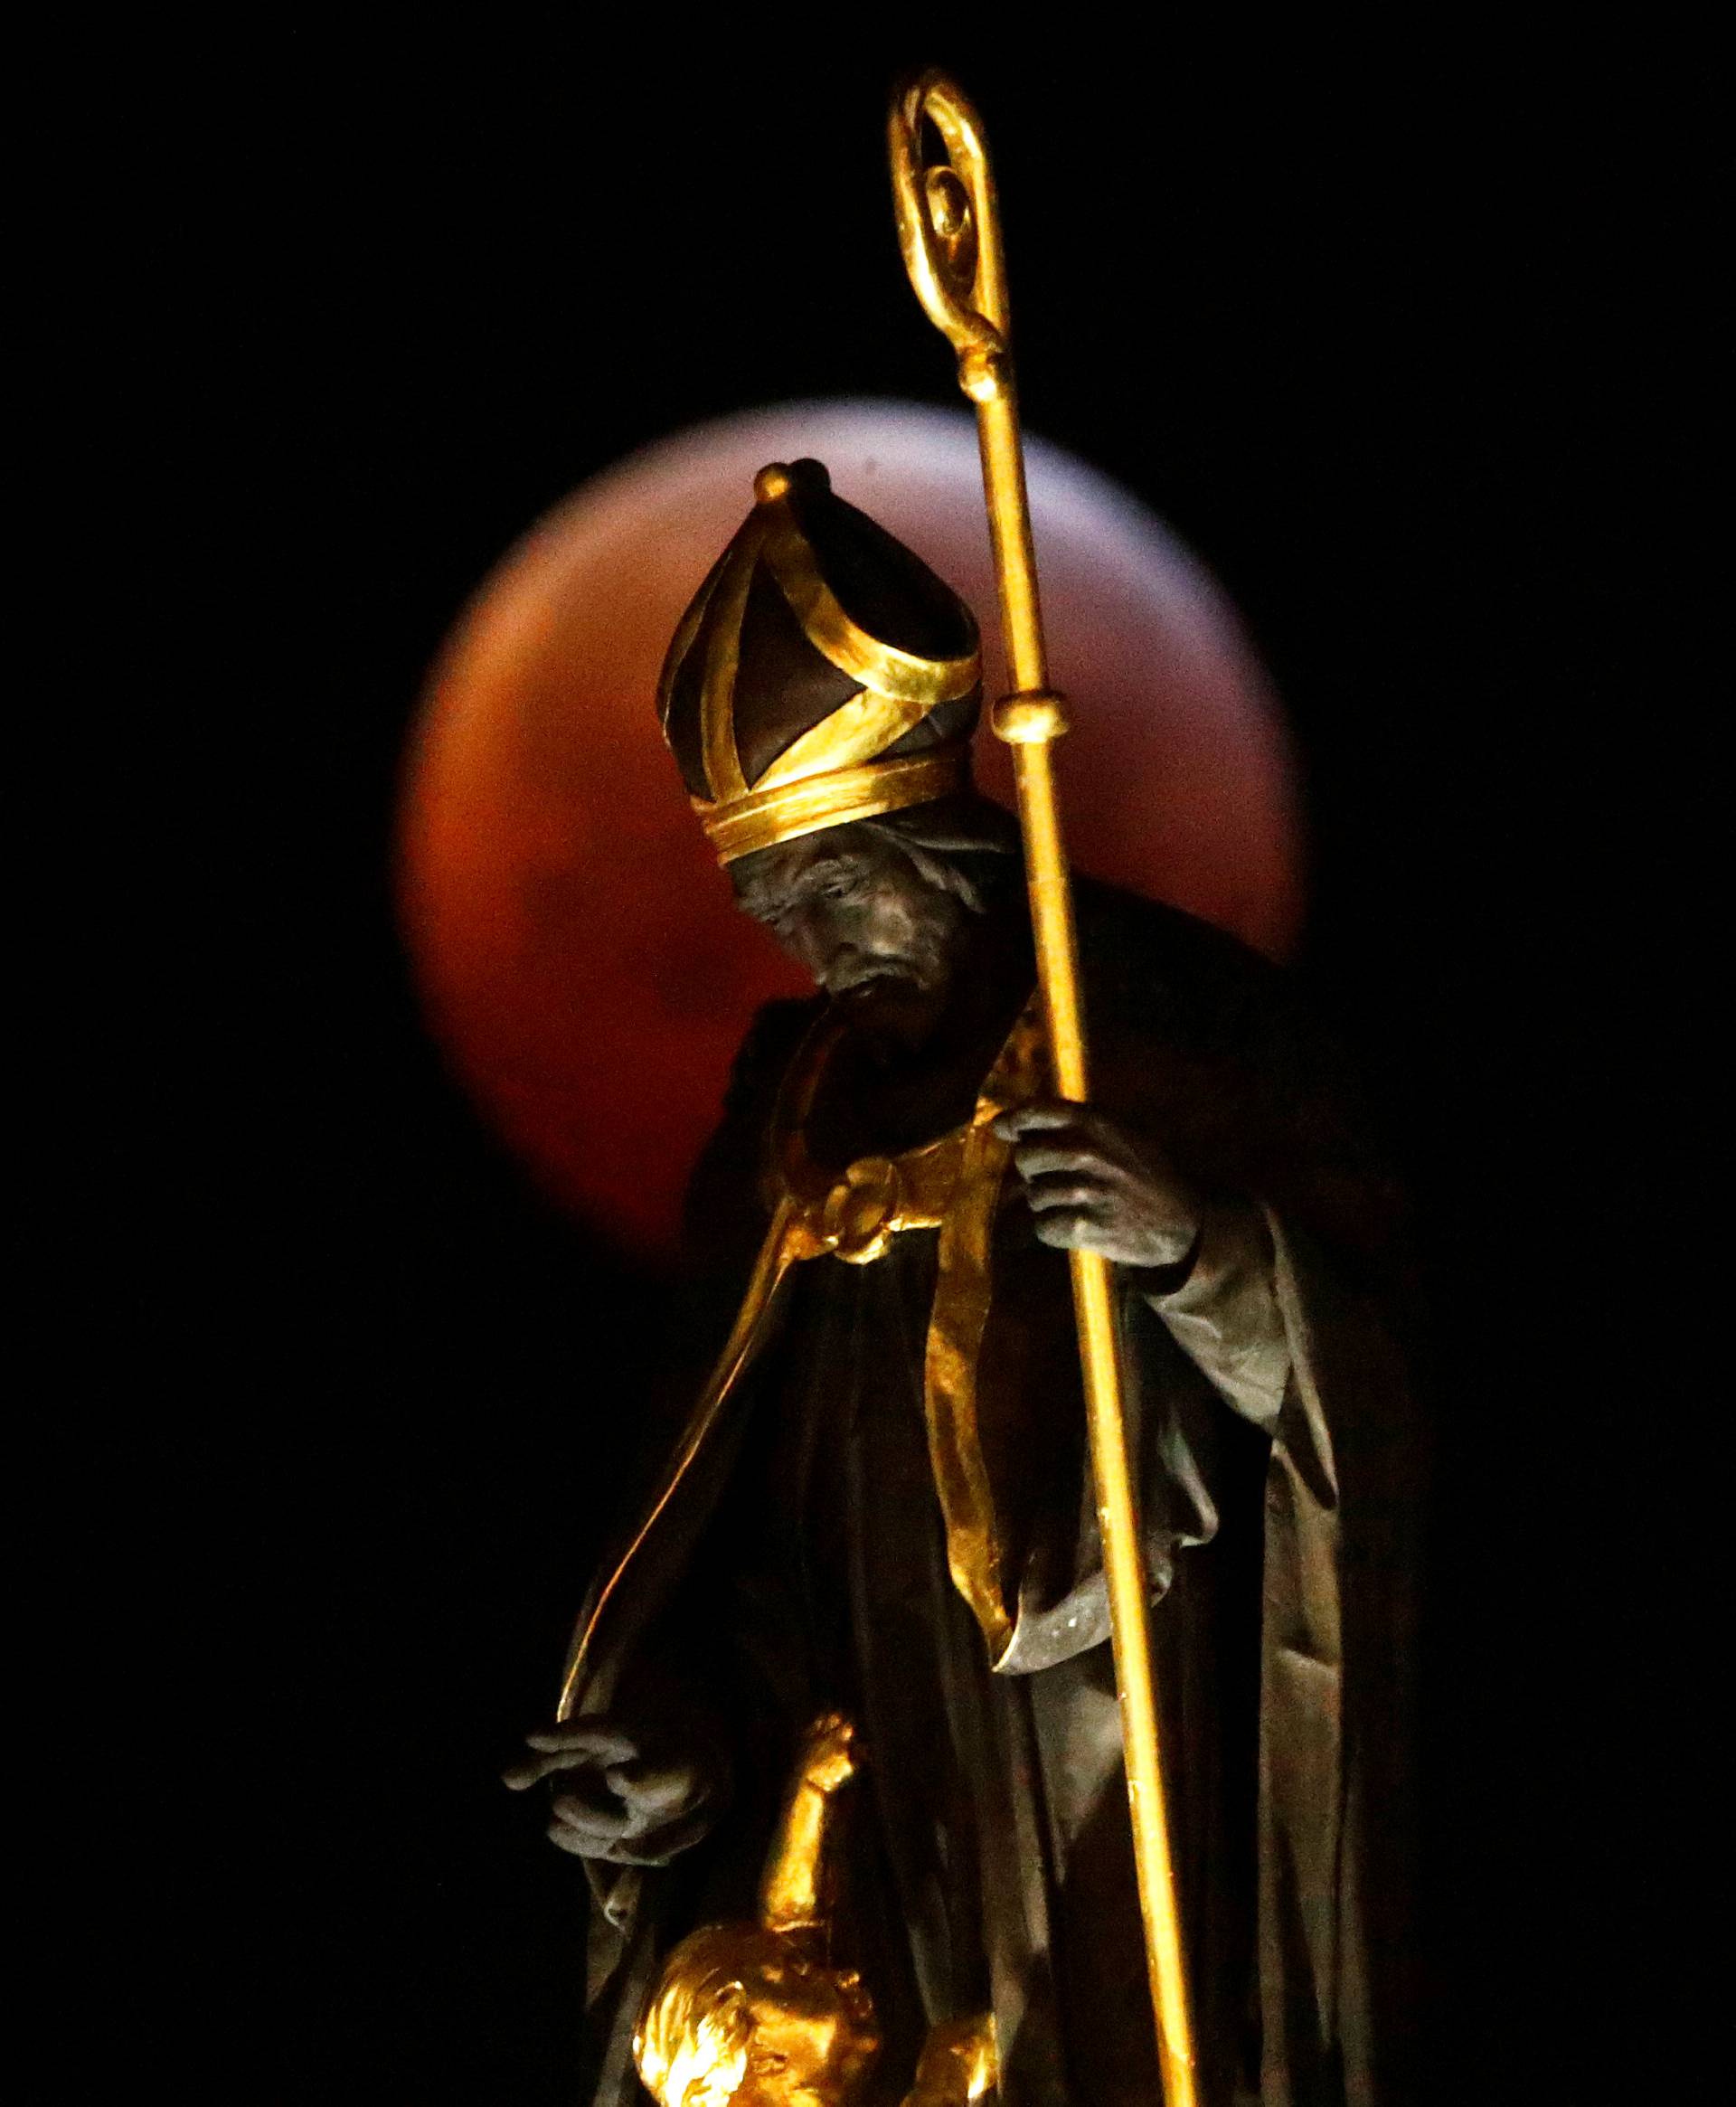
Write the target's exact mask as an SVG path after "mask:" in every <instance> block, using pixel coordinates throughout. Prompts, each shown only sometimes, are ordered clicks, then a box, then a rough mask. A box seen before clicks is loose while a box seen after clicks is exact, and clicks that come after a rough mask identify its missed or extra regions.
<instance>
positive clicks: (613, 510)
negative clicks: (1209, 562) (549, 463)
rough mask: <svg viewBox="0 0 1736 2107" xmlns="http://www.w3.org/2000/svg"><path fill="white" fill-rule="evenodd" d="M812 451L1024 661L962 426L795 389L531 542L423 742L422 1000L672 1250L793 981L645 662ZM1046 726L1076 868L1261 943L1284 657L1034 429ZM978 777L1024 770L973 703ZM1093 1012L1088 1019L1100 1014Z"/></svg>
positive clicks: (467, 641) (416, 877)
mask: <svg viewBox="0 0 1736 2107" xmlns="http://www.w3.org/2000/svg"><path fill="white" fill-rule="evenodd" d="M801 455H811V456H813V457H815V458H817V459H819V460H822V461H824V462H825V463H826V467H827V468H829V469H830V471H831V474H832V480H833V485H834V487H835V488H836V490H837V491H838V493H839V495H840V496H844V497H846V498H848V499H849V500H850V501H851V502H852V503H853V504H854V505H859V506H860V507H861V508H862V509H863V511H865V512H868V513H870V514H872V515H873V517H874V518H875V519H877V520H878V521H880V523H881V524H882V525H883V526H885V527H887V528H888V529H890V531H891V532H892V533H893V534H896V535H897V536H898V537H899V538H900V539H901V541H904V542H907V543H909V544H910V547H911V548H913V549H914V550H916V551H917V553H919V554H920V555H921V556H922V557H923V558H924V559H925V560H926V561H927V562H929V564H931V565H932V566H933V568H934V569H935V570H936V571H938V572H939V573H940V575H941V576H942V577H943V578H945V579H947V580H948V581H949V582H950V583H951V584H952V585H954V586H955V587H956V588H957V589H958V591H960V592H961V593H963V594H964V596H965V597H966V599H967V600H969V602H970V603H971V605H972V606H973V607H974V608H975V609H976V610H977V617H978V619H979V621H980V623H981V626H982V630H983V638H984V646H985V659H986V665H985V685H986V694H989V695H990V696H993V695H995V694H1000V693H1002V692H1003V690H1004V688H1005V675H1004V669H1003V659H1002V654H1001V649H1000V641H999V622H998V614H997V606H996V600H995V574H994V569H993V564H992V561H991V557H990V553H989V544H988V530H987V525H986V517H985V515H984V510H983V494H982V483H981V476H980V470H979V468H978V465H977V441H976V433H975V428H974V426H973V424H972V421H971V420H970V418H969V416H968V414H967V413H964V412H952V411H941V410H933V409H927V408H922V407H920V406H918V405H916V404H910V403H901V402H806V403H801V402H797V403H788V404H784V405H781V406H779V407H778V408H775V409H769V410H763V411H752V412H750V413H747V414H744V415H741V416H737V417H731V418H729V419H726V420H722V421H720V422H717V423H714V424H708V425H703V426H701V427H699V428H697V429H695V430H690V431H684V432H681V433H678V434H676V435H675V437H674V438H672V439H665V440H664V441H662V442H661V443H660V444H658V445H656V446H654V447H651V448H649V449H646V451H645V452H643V453H640V454H637V455H635V456H634V457H633V458H631V459H629V460H627V461H625V462H623V463H622V464H621V465H620V466H619V467H618V468H612V469H610V470H609V471H608V472H607V473H606V474H604V475H601V476H599V477H597V478H596V479H595V480H594V481H592V482H590V483H588V484H587V485H585V487H583V488H582V489H580V490H579V491H578V492H576V493H575V494H574V496H571V498H569V499H568V500H567V501H566V502H565V503H564V504H563V505H560V506H559V507H557V509H556V510H555V511H554V512H552V513H551V514H550V515H549V516H548V517H547V518H546V519H544V520H543V521H542V524H540V525H538V526H537V527H536V528H534V529H533V531H532V533H531V534H529V535H527V536H526V537H525V539H524V541H523V542H521V543H519V544H518V546H517V547H516V548H515V549H514V550H513V551H512V552H511V553H509V554H508V555H507V556H506V558H505V561H504V562H502V563H501V564H500V566H499V568H498V569H497V570H496V571H495V573H494V575H493V577H491V578H490V579H489V580H488V581H487V582H486V584H485V585H484V587H483V589H482V591H480V593H479V594H478V595H477V597H476V600H475V601H474V602H473V603H472V605H471V607H470V608H469V609H468V610H467V613H466V614H465V616H464V618H463V619H462V621H461V622H460V623H459V625H458V628H457V630H456V632H455V633H454V635H453V637H452V638H451V639H450V640H449V642H448V646H447V648H446V650H445V652H444V654H443V656H442V657H441V660H440V663H439V666H437V668H436V670H435V673H434V676H433V678H432V680H431V683H430V685H429V692H428V694H427V697H426V700H425V703H424V705H423V708H422V713H421V716H420V722H419V724H418V728H417V732H416V734H415V738H414V741H413V743H412V746H411V749H410V756H409V766H408V770H407V773H406V779H405V790H404V803H403V812H402V829H401V844H400V847H401V864H400V882H401V883H400V897H401V906H402V912H403V916H404V921H405V927H406V930H407V931H408V934H409V938H410V947H411V951H412V954H413V957H414V959H415V963H416V967H417V970H418V973H419V975H420V981H421V985H422V988H423V991H424V994H425V997H426V999H427V1002H428V1005H429V1014H430V1016H431V1019H432V1022H433V1025H434V1029H435V1031H436V1033H437V1034H438V1035H439V1039H440V1041H441V1043H442V1044H443V1045H444V1046H445V1048H446V1050H447V1052H448V1055H449V1057H450V1058H451V1060H452V1061H453V1063H455V1065H456V1067H457V1069H458V1072H459V1073H460V1074H461V1076H462V1077H463V1078H464V1080H465V1082H467V1085H468V1086H469V1088H470V1089H471V1091H473V1092H474V1094H475V1096H476V1099H477V1101H479V1102H480V1104H481V1105H482V1107H483V1109H484V1110H485V1112H486V1115H487V1117H488V1118H489V1119H490V1120H492V1121H493V1122H494V1123H495V1126H496V1127H497V1128H498V1129H499V1130H500V1132H501V1133H502V1134H503V1135H504V1136H505V1138H506V1139H507V1140H508V1142H509V1143H510V1144H511V1146H512V1147H513V1148H514V1149H515V1150H517V1151H518V1153H519V1154H520V1155H521V1156H522V1157H524V1160H525V1161H526V1163H527V1164H528V1165H529V1166H530V1167H532V1169H533V1171H534V1172H535V1173H536V1175H537V1176H539V1177H540V1179H541V1180H542V1182H543V1183H544V1184H545V1185H546V1186H548V1187H549V1188H550V1189H551V1190H552V1191H553V1192H554V1193H555V1194H556V1195H558V1196H560V1197H561V1199H562V1200H564V1201H565V1202H567V1203H568V1204H569V1205H571V1206H573V1207H575V1208H576V1209H578V1210H579V1211H580V1213H582V1214H585V1215H587V1216H588V1217H590V1219H592V1220H594V1221H596V1222H598V1223H599V1224H601V1225H603V1226H605V1227H607V1228H609V1229H610V1230H612V1231H613V1232H614V1233H616V1234H617V1235H618V1236H619V1237H620V1238H622V1239H623V1240H624V1241H625V1242H627V1243H629V1244H631V1245H633V1246H635V1247H637V1248H638V1249H639V1250H641V1251H644V1252H664V1251H666V1250H667V1249H668V1248H669V1247H670V1245H671V1243H672V1242H673V1238H674V1235H675V1224H676V1220H677V1215H678V1212H679V1204H680V1195H681V1189H682V1185H683V1182H684V1177H685V1176H686V1172H687V1169H688V1167H689V1166H690V1165H691V1163H692V1161H693V1157H694V1156H695V1155H696V1153H697V1151H698V1149H699V1148H700V1146H701V1144H702V1142H703V1139H704V1137H705V1134H706V1132H707V1131H708V1129H709V1128H710V1126H711V1124H712V1120H714V1119H715V1117H716V1113H717V1109H718V1104H719V1101H720V1097H721V1094H722V1087H723V1082H724V1079H725V1077H726V1076H727V1074H728V1071H729V1063H730V1060H731V1055H732V1054H733V1053H734V1050H735V1048H736V1046H737V1044H739V1042H740V1040H741V1035H742V1032H743V1030H744V1029H745V1027H746V1025H747V1023H748V1020H749V1018H750V1016H751V1015H752V1013H753V1011H754V1009H755V1008H756V1007H757V1006H758V1005H759V1004H760V1003H761V1002H764V1001H766V1000H767V999H769V997H772V996H776V995H780V994H788V993H794V992H802V991H805V990H804V984H803V983H802V982H801V980H800V978H799V977H797V975H796V974H795V972H794V969H793V968H790V967H789V966H788V965H787V964H785V963H784V962H783V961H782V960H781V959H779V957H778V953H777V952H776V950H774V949H773V947H772V944H771V942H770V940H769V938H768V937H767V936H765V935H764V933H763V932H762V931H760V930H759V929H758V928H757V927H756V926H755V925H753V924H752V923H750V921H748V920H747V919H746V918H745V917H744V916H743V915H741V913H739V912H737V910H736V909H735V907H734V905H733V903H732V899H731V891H730V884H729V880H728V878H727V877H726V876H725V875H724V874H722V872H721V871H720V870H719V869H718V867H717V865H716V862H715V861H714V859H713V857H712V852H711V850H710V849H709V848H708V846H706V843H705V841H704V838H703V836H702V835H701V833H700V830H699V827H698V826H697V824H696V823H695V821H694V819H693V815H692V813H691V811H690V810H689V809H688V806H687V801H686V798H685V795H684V792H683V790H682V788H681V785H680V783H679V781H678V779H677V778H676V775H675V768H674V766H673V764H672V763H671V761H670V760H669V757H668V755H667V753H666V751H665V749H664V746H663V742H662V740H661V738H660V736H659V734H658V731H657V724H656V704H655V695H656V678H657V671H658V668H659V666H660V665H661V663H662V659H663V655H664V652H665V648H666V647H667V645H668V641H669V638H670V636H671V634H672V633H673V631H674V629H675V623H676V621H677V620H678V619H679V618H680V615H681V613H682V610H683V609H684V607H685V606H686V604H687V602H688V600H690V599H691V597H692V596H693V592H694V591H696V589H697V588H698V586H699V583H700V581H701V580H702V579H703V577H704V575H705V572H707V570H708V569H709V568H710V566H711V564H712V561H713V560H714V558H715V557H716V555H717V553H718V552H719V551H720V550H721V549H722V546H723V544H724V543H725V542H727V541H728V539H729V538H730V536H731V534H733V533H734V531H735V529H736V528H737V527H738V526H739V525H740V524H741V521H742V519H743V518H744V517H745V516H746V515H747V513H748V511H749V510H750V506H751V505H752V503H753V474H754V471H755V470H756V469H757V468H760V467H762V466H763V465H764V464H765V463H766V462H768V461H774V460H790V459H793V458H797V457H798V456H801ZM1027 470H1028V475H1029V480H1030V491H1031V512H1032V520H1033V531H1034V534H1035V540H1036V548H1037V560H1038V566H1039V570H1040V573H1041V577H1042V586H1043V613H1044V617H1045V621H1046V627H1047V633H1048V643H1049V662H1050V667H1051V677H1052V680H1053V681H1054V683H1055V684H1056V685H1058V686H1060V687H1061V688H1062V689H1064V690H1065V691H1066V693H1067V694H1068V695H1069V696H1070V698H1071V702H1072V704H1073V718H1074V725H1075V728H1074V730H1073V731H1072V732H1071V733H1070V734H1069V736H1068V738H1067V741H1066V742H1065V744H1064V745H1063V746H1062V747H1061V748H1060V749H1059V750H1058V754H1057V766H1058V775H1059V779H1060V783H1061V798H1062V809H1063V812H1064V815H1065V819H1066V826H1067V832H1068V843H1069V848H1070V851H1071V855H1072V856H1073V859H1074V861H1075V862H1076V863H1077V864H1078V865H1080V868H1082V869H1085V870H1089V871H1091V872H1094V873H1096V874H1098V875H1099V876H1102V877H1105V878H1109V879H1112V880H1114V881H1116V882H1117V883H1120V884H1123V885H1127V886H1129V887H1131V888H1132V889H1134V890H1135V891H1137V892H1141V893H1146V894H1147V895H1149V896H1151V897H1154V898H1159V899H1164V900H1168V901H1172V902H1175V904H1177V905H1178V906H1181V907H1184V908H1186V909H1188V910H1190V911H1191V912H1194V913H1195V914H1198V915H1201V916H1203V917H1204V918H1205V919H1206V920H1207V921H1214V922H1216V923H1218V924H1220V925H1221V926H1222V927H1223V928H1225V929H1228V930H1231V931H1234V932H1235V933H1236V934H1237V935H1238V936H1240V937H1241V938H1243V939H1244V940H1247V941H1248V942H1250V943H1251V944H1253V945H1255V946H1257V947H1258V948H1260V950H1265V951H1267V952H1269V953H1270V954H1272V955H1274V956H1281V955H1283V954H1284V953H1285V951H1286V950H1288V947H1289V945H1290V943H1291V941H1292V940H1293V938H1294V936H1295V933H1296V929H1297V921H1298V919H1299V914H1300V904H1301V902H1300V882H1299V877H1298V862H1299V827H1298V819H1297V798H1296V795H1295V789H1294V783H1293V771H1292V768H1291V762H1290V757H1289V751H1288V743H1287V741H1286V738H1285V735H1284V731H1283V726H1282V723H1281V720H1280V718H1279V715H1278V709H1277V705H1276V703H1275V700H1274V697H1273V695H1272V694H1271V692H1270V689H1269V685H1268V683H1267V681H1266V678H1265V676H1264V675H1263V674H1262V672H1261V670H1260V666H1259V665H1258V664H1257V663H1256V661H1255V659H1254V657H1253V655H1252V652H1251V651H1250V647H1249V646H1248V644H1247V642H1246V640H1245V639H1244V638H1243V637H1242V635H1241V630H1240V628H1239V626H1238V624H1237V621H1236V619H1235V616H1234V614H1233V612H1232V611H1231V608H1230V606H1229V604H1228V602H1227V600H1225V598H1224V596H1223V594H1222V591H1220V589H1219V588H1218V587H1217V585H1216V584H1215V583H1214V582H1213V581H1212V579H1211V578H1210V577H1209V576H1208V575H1207V574H1206V573H1205V572H1204V571H1203V568H1202V567H1201V565H1200V564H1199V563H1198V562H1197V561H1195V560H1194V558H1193V557H1191V556H1189V555H1188V554H1187V553H1185V552H1184V550H1183V549H1182V548H1181V547H1180V546H1179V545H1178V543H1176V541H1175V537H1174V536H1173V535H1172V534H1170V533H1169V532H1168V531H1167V530H1166V529H1165V527H1164V526H1163V524H1161V522H1160V521H1158V520H1157V519H1156V517H1154V515H1152V514H1151V513H1149V512H1148V511H1146V509H1145V507H1144V506H1142V505H1139V504H1138V503H1137V501H1136V500H1134V499H1133V498H1132V497H1130V496H1128V495H1127V493H1126V492H1125V491H1123V490H1121V489H1119V488H1118V487H1117V486H1116V485H1115V484H1113V483H1112V482H1110V481H1109V479H1108V477H1104V476H1101V475H1099V474H1098V473H1097V472H1096V471H1095V470H1093V469H1091V468H1087V467H1086V466H1085V465H1084V464H1083V463H1082V462H1081V461H1079V460H1078V459H1076V458H1073V457H1071V455H1068V454H1066V453H1063V452H1061V450H1060V449H1057V448H1054V447H1052V446H1047V445H1045V444H1043V442H1042V441H1041V440H1037V439H1032V440H1030V441H1029V442H1028V444H1027ZM977 773H978V778H979V779H980V781H981V782H982V783H983V785H984V786H985V788H986V789H988V790H989V791H990V792H991V793H992V794H994V795H995V796H997V797H999V798H1002V799H1003V800H1004V801H1005V802H1006V803H1008V804H1010V803H1011V802H1012V791H1011V783H1012V771H1011V768H1010V765H1009V759H1008V756H1007V754H1006V753H1005V750H1004V749H1002V748H1001V747H1000V746H999V744H998V742H996V741H995V739H994V738H993V737H992V736H991V735H990V734H989V733H988V732H987V731H986V729H985V730H984V731H983V732H980V733H979V735H978V738H977ZM1088 1021H1089V1020H1088Z"/></svg>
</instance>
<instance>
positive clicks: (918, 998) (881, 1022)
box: [828, 967, 947, 1056]
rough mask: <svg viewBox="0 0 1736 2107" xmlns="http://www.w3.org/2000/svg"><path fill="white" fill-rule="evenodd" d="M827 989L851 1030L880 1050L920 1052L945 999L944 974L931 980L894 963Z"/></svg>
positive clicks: (882, 1051) (897, 1052) (940, 1014)
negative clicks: (842, 985)
mask: <svg viewBox="0 0 1736 2107" xmlns="http://www.w3.org/2000/svg"><path fill="white" fill-rule="evenodd" d="M828 992H829V993H830V994H831V997H832V1000H833V1002H834V1004H835V1006H836V1007H837V1008H838V1010H839V1011H840V1012H841V1013H842V1014H843V1016H845V1017H846V1018H847V1019H848V1020H849V1024H850V1028H851V1030H852V1031H853V1032H854V1033H856V1034H857V1035H859V1036H860V1037H861V1038H863V1040H865V1041H866V1042H867V1044H869V1045H870V1046H871V1047H873V1049H874V1050H875V1051H876V1052H877V1053H880V1054H882V1056H890V1055H895V1054H912V1053H916V1052H918V1051H919V1050H920V1048H921V1047H922V1046H923V1045H925V1044H927V1042H928V1041H929V1039H930V1038H931V1037H932V1036H933V1035H934V1031H935V1027H936V1026H937V1025H939V1022H940V1019H941V1016H942V1015H943V1014H944V1012H945V1009H946V1005H947V987H946V981H945V978H944V976H937V978H936V979H935V980H934V981H933V982H931V983H930V982H925V980H924V979H923V978H920V976H919V975H918V974H916V973H913V972H911V971H910V970H908V969H898V968H890V967H888V968H877V969H875V970H873V971H872V972H866V973H863V974H862V975H860V976H859V977H858V978H854V980H852V981H851V982H850V984H849V985H848V986H845V987H837V988H835V989H831V990H829V991H828Z"/></svg>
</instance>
